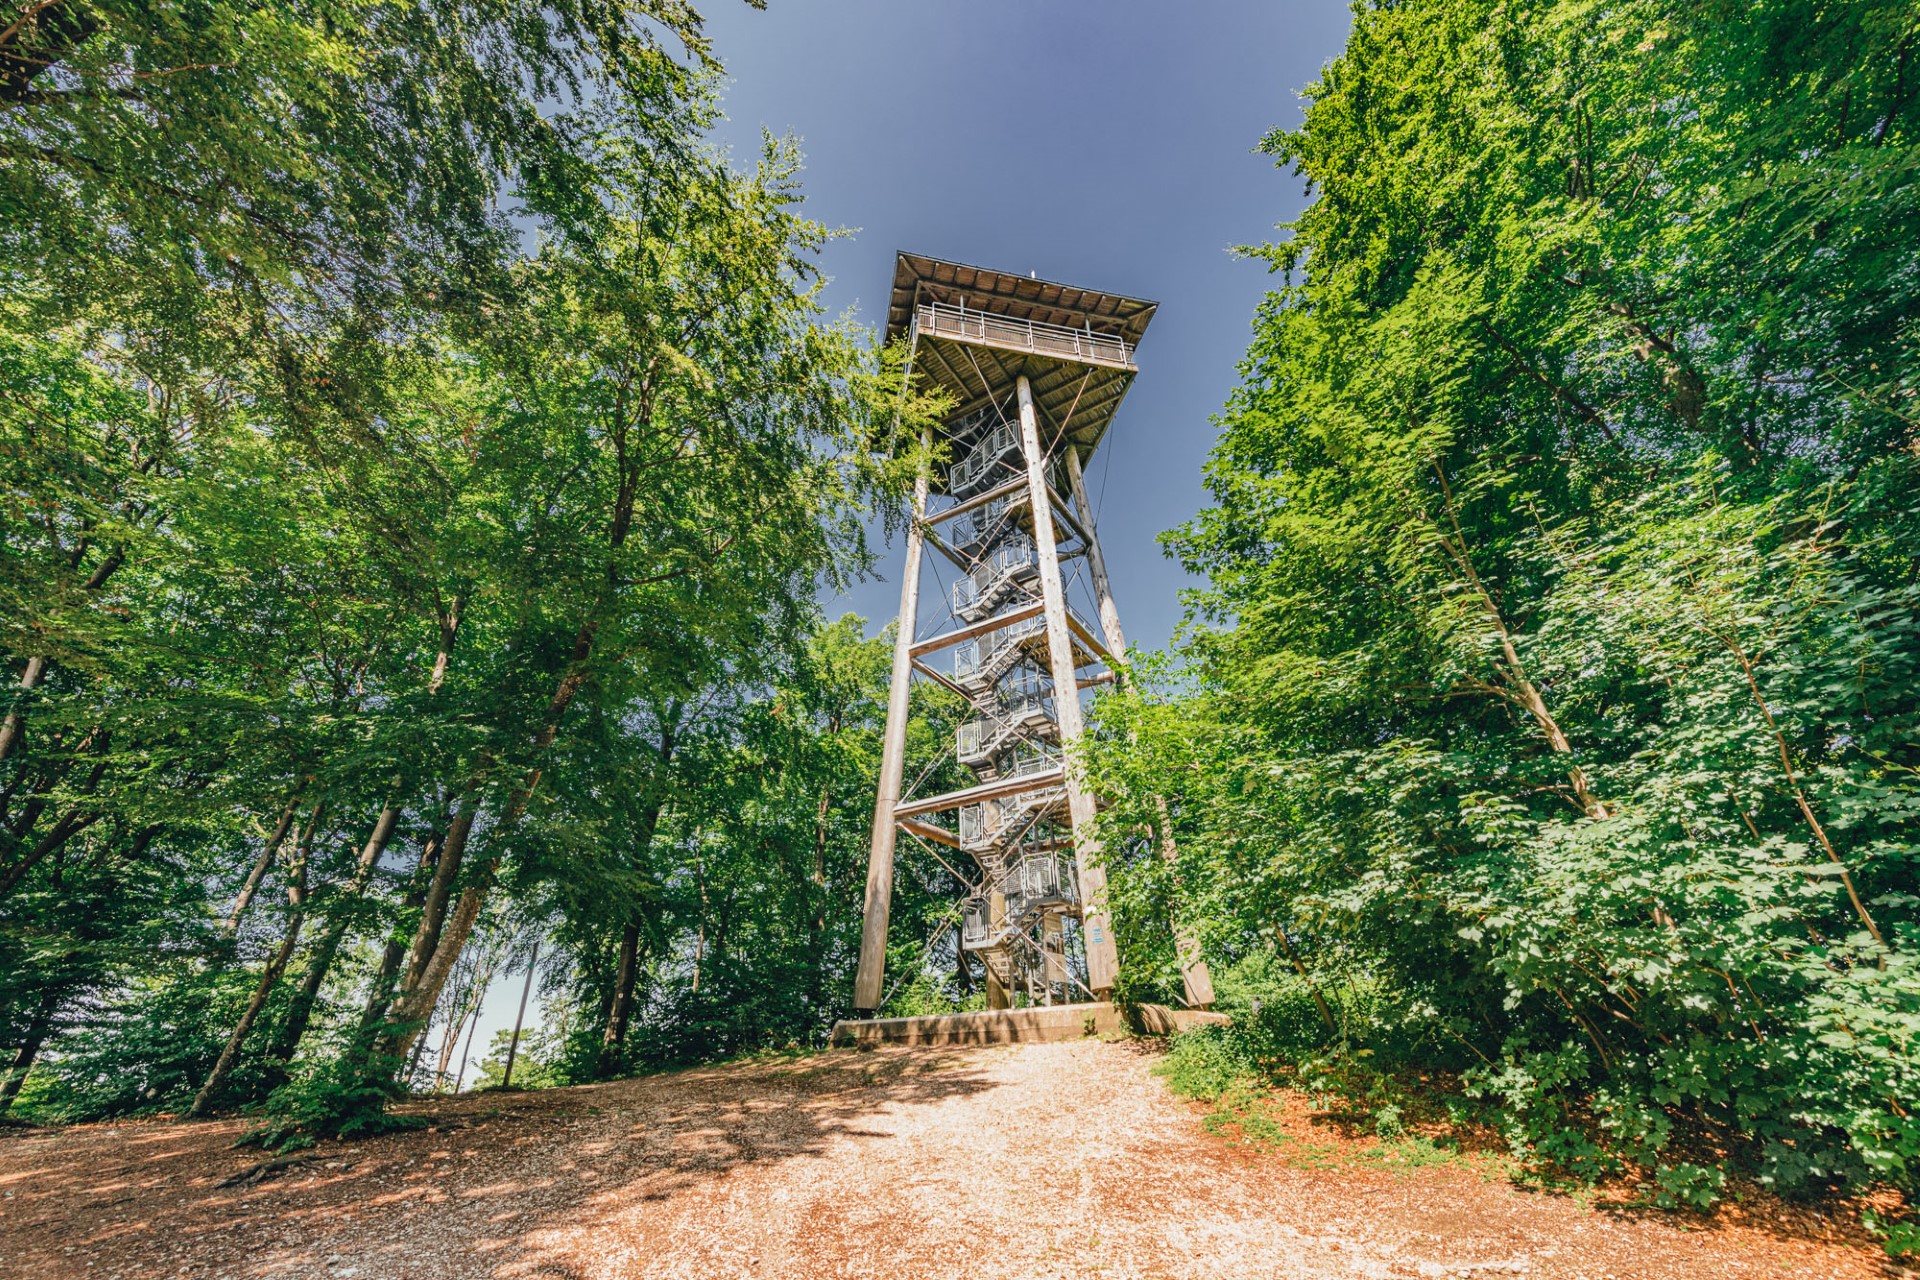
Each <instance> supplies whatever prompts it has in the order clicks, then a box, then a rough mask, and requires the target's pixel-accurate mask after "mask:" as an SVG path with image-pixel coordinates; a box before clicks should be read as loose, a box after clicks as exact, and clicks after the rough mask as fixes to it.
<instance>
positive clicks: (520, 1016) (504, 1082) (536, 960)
mask: <svg viewBox="0 0 1920 1280" xmlns="http://www.w3.org/2000/svg"><path fill="white" fill-rule="evenodd" d="M539 967H540V939H538V938H535V939H534V940H533V954H532V955H531V956H529V957H527V981H526V983H525V985H523V986H522V987H521V988H520V1012H518V1013H516V1014H514V1015H513V1038H512V1039H511V1040H509V1041H507V1065H506V1069H505V1070H503V1071H502V1072H501V1073H500V1087H501V1088H502V1089H505V1088H509V1087H510V1086H512V1084H513V1060H514V1058H515V1057H516V1056H518V1055H519V1053H520V1027H521V1024H522V1023H524V1022H526V1020H527V997H528V996H530V995H532V994H533V975H534V973H535V971H536V970H537V969H538V968H539Z"/></svg>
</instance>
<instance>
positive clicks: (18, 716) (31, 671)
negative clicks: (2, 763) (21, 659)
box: [0, 658, 47, 760]
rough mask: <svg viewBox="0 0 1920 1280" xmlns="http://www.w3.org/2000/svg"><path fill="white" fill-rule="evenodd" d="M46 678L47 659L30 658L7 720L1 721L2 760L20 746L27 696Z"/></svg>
mask: <svg viewBox="0 0 1920 1280" xmlns="http://www.w3.org/2000/svg"><path fill="white" fill-rule="evenodd" d="M46 678H47V660H46V659H45V658H28V659H27V669H26V670H25V671H23V672H21V673H20V684H19V686H18V691H17V692H16V693H15V694H14V698H13V706H12V707H10V708H9V709H8V711H7V718H6V720H4V721H0V760H5V759H6V758H7V757H8V756H11V755H12V754H13V753H14V750H15V749H16V748H17V747H19V745H20V740H21V738H22V737H23V736H25V733H26V725H27V710H26V701H27V696H28V695H29V694H31V693H32V692H33V691H34V690H35V689H38V688H39V687H40V682H41V681H42V680H45V679H46Z"/></svg>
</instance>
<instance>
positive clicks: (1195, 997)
mask: <svg viewBox="0 0 1920 1280" xmlns="http://www.w3.org/2000/svg"><path fill="white" fill-rule="evenodd" d="M1066 453H1067V483H1068V485H1069V486H1070V487H1071V488H1072V490H1073V514H1074V516H1075V518H1077V519H1078V520H1079V521H1080V528H1081V530H1082V531H1083V532H1085V534H1086V535H1087V568H1088V569H1089V570H1090V571H1091V572H1092V574H1093V596H1094V602H1095V603H1096V604H1098V605H1099V607H1100V630H1101V633H1102V634H1103V635H1104V636H1105V637H1106V641H1107V652H1108V653H1110V654H1112V655H1113V660H1114V664H1115V665H1114V668H1113V671H1114V675H1115V676H1117V677H1124V676H1125V674H1126V673H1125V671H1124V669H1123V664H1124V663H1125V662H1126V657H1127V637H1126V634H1125V633H1124V632H1122V631H1121V630H1120V609H1119V607H1118V606H1117V605H1115V604H1114V602H1113V581H1112V579H1110V578H1108V577H1107V557H1106V554H1105V553H1104V552H1102V551H1101V549H1100V531H1099V530H1098V529H1096V528H1094V520H1093V504H1092V503H1091V502H1089V501H1088V500H1087V479H1086V476H1085V475H1083V474H1082V473H1081V469H1080V451H1079V450H1077V449H1075V448H1073V447H1072V446H1068V448H1067V451H1066ZM1154 805H1155V807H1156V808H1157V809H1158V810H1159V812H1160V856H1161V857H1162V858H1163V859H1165V860H1166V861H1168V862H1172V861H1173V860H1174V859H1175V858H1176V857H1177V856H1178V853H1179V850H1178V848H1177V846H1176V845H1175V844H1174V842H1173V821H1172V815H1171V814H1169V813H1168V812H1167V802H1166V801H1165V800H1164V799H1162V798H1161V797H1159V796H1157V795H1156V796H1155V797H1154ZM1173 945H1174V951H1175V953H1176V954H1177V955H1178V957H1179V960H1180V978H1181V982H1182V984H1183V985H1184V986H1185V987H1186V992H1187V1003H1188V1004H1190V1005H1192V1006H1194V1007H1195V1008H1197V1009H1205V1008H1208V1007H1209V1006H1211V1005H1212V1004H1213V973H1212V971H1211V970H1209V969H1208V968H1207V962H1206V960H1205V959H1204V958H1203V957H1202V956H1201V954H1200V940H1199V939H1198V938H1196V937H1195V936H1194V933H1193V930H1192V929H1191V928H1190V927H1189V926H1187V925H1184V924H1180V923H1178V922H1175V924H1174V926H1173Z"/></svg>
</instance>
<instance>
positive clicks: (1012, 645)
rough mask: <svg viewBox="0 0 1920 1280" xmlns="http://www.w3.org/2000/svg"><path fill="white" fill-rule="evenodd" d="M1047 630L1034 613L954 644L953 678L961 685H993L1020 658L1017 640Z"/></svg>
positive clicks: (1018, 641) (1044, 622)
mask: <svg viewBox="0 0 1920 1280" xmlns="http://www.w3.org/2000/svg"><path fill="white" fill-rule="evenodd" d="M1046 629H1047V623H1046V619H1044V618H1041V617H1039V616H1037V615H1036V616H1035V617H1031V618H1023V619H1021V620H1020V621H1019V622H1013V623H1009V624H1008V625H1006V626H1004V627H1001V628H1000V629H999V630H997V631H989V632H987V634H985V635H983V636H979V637H976V638H975V639H972V640H963V641H961V642H960V643H959V644H957V645H955V646H954V647H953V678H954V679H955V680H957V681H959V682H960V683H961V684H962V685H969V686H972V685H978V686H982V687H984V686H985V685H989V684H992V683H993V682H994V681H995V680H998V679H999V678H1000V677H1001V676H1002V675H1003V674H1005V673H1006V670H1007V668H1009V667H1011V666H1012V665H1013V664H1014V663H1015V662H1018V661H1019V660H1020V654H1019V652H1018V650H1019V648H1020V642H1021V641H1022V640H1025V639H1027V638H1029V637H1031V636H1035V635H1043V634H1045V632H1046Z"/></svg>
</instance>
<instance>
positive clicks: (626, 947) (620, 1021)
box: [600, 729, 674, 1076]
mask: <svg viewBox="0 0 1920 1280" xmlns="http://www.w3.org/2000/svg"><path fill="white" fill-rule="evenodd" d="M673 743H674V739H673V731H672V730H671V729H668V730H663V731H662V733H661V736H660V748H661V749H660V768H661V769H662V770H663V771H664V770H665V769H666V767H667V766H668V765H669V764H670V763H671V762H672V759H673ZM663 783H664V779H663V778H662V777H661V776H660V775H659V774H656V775H655V781H654V799H653V800H652V801H651V802H650V803H649V804H648V805H647V808H646V809H645V810H644V811H643V812H642V813H641V815H640V830H639V832H638V836H637V838H636V839H635V841H634V847H633V851H632V853H631V854H630V856H631V857H632V859H633V860H634V862H635V863H636V864H638V865H639V866H641V867H644V866H646V864H647V861H648V859H649V857H650V855H651V854H652V852H653V838H654V835H655V834H656V833H657V832H658V831H659V830H660V811H661V809H662V808H664V807H665V806H664V805H663V804H662V802H661V800H660V795H661V788H662V786H663ZM635 910H636V911H637V910H638V909H637V908H636V909H635ZM639 973H640V918H639V916H638V915H637V914H635V915H631V916H629V917H628V919H627V923H626V927H625V928H624V929H623V930H622V931H621V934H620V965H619V969H618V970H617V972H616V974H615V977H614V986H613V1007H612V1009H611V1010H610V1011H609V1013H608V1015H607V1025H606V1029H605V1030H604V1031H603V1032H602V1033H601V1037H600V1074H601V1075H603V1076H604V1075H609V1074H611V1073H612V1072H613V1071H615V1070H616V1069H617V1068H618V1065H619V1060H620V1054H621V1050H622V1049H623V1048H624V1047H625V1046H626V1043H627V1027H628V1025H629V1024H630V1023H631V1022H632V1020H633V992H634V987H635V986H636V985H637V984H638V982H639Z"/></svg>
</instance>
